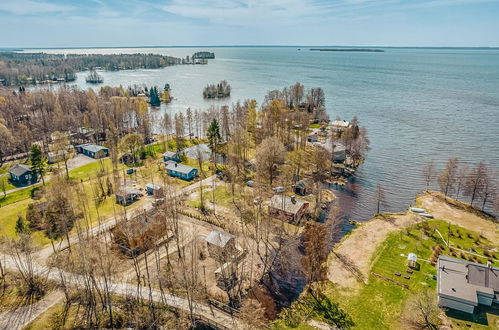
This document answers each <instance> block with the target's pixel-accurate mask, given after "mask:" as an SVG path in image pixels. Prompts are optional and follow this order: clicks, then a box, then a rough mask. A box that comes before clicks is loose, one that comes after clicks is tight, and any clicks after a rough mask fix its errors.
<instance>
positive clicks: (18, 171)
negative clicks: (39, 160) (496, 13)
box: [9, 164, 31, 176]
mask: <svg viewBox="0 0 499 330" xmlns="http://www.w3.org/2000/svg"><path fill="white" fill-rule="evenodd" d="M28 172H31V167H30V166H28V165H24V164H16V165H14V166H12V167H11V168H10V169H9V173H10V174H13V175H15V176H22V175H24V174H26V173H28Z"/></svg>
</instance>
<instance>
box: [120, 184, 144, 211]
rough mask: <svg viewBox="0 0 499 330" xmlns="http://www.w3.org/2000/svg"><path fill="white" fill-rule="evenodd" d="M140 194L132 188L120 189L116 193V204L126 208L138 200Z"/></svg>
mask: <svg viewBox="0 0 499 330" xmlns="http://www.w3.org/2000/svg"><path fill="white" fill-rule="evenodd" d="M141 196H142V192H141V191H140V190H138V189H135V188H132V187H122V188H120V189H119V190H118V191H117V192H116V203H118V204H120V205H123V206H126V205H130V204H132V203H133V202H135V201H136V200H139V199H140V197H141Z"/></svg>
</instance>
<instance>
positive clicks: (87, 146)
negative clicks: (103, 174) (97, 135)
mask: <svg viewBox="0 0 499 330" xmlns="http://www.w3.org/2000/svg"><path fill="white" fill-rule="evenodd" d="M78 147H80V148H82V149H85V150H88V151H92V152H99V151H101V150H108V148H106V147H103V146H98V145H96V144H92V143H87V144H80V145H79V146H78Z"/></svg>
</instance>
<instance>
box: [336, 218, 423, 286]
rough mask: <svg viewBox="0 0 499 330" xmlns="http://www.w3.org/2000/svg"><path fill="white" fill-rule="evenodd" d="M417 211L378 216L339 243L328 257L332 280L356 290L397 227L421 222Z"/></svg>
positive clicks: (338, 284)
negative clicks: (415, 213) (378, 250)
mask: <svg viewBox="0 0 499 330" xmlns="http://www.w3.org/2000/svg"><path fill="white" fill-rule="evenodd" d="M421 220H422V218H421V217H419V216H417V215H414V214H410V213H408V214H403V215H390V216H385V217H378V218H375V219H373V220H370V221H369V222H366V223H365V224H362V225H361V226H360V227H358V228H356V229H355V230H354V231H353V232H352V233H351V234H350V235H349V236H348V237H347V238H346V239H344V240H343V241H342V242H340V243H339V245H337V246H336V247H335V248H334V250H333V252H332V253H331V254H330V256H329V259H328V279H329V280H330V281H331V282H333V283H335V284H336V285H337V286H338V287H339V288H341V289H347V288H348V289H354V288H358V287H359V286H360V283H362V282H364V283H365V282H366V281H367V278H368V277H369V271H370V270H371V262H372V256H373V255H374V253H375V251H376V249H377V248H378V246H379V245H380V244H381V243H382V242H383V241H384V240H385V239H386V238H387V237H388V235H389V234H390V233H391V232H392V231H394V230H397V229H402V228H405V227H407V226H410V225H412V224H415V223H417V222H418V221H421Z"/></svg>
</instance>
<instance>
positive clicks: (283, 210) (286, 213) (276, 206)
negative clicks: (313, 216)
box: [269, 195, 309, 223]
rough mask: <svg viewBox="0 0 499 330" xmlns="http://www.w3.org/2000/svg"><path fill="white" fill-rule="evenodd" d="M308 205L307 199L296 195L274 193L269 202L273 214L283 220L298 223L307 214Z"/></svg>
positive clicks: (270, 211)
mask: <svg viewBox="0 0 499 330" xmlns="http://www.w3.org/2000/svg"><path fill="white" fill-rule="evenodd" d="M308 206H309V203H308V202H307V201H304V200H302V199H299V198H296V197H295V196H291V197H290V196H285V195H274V196H272V198H271V199H270V202H269V213H270V215H271V216H273V217H275V218H278V219H281V220H283V221H288V222H291V223H296V222H298V221H299V220H300V219H301V218H302V216H303V215H304V214H305V211H306V210H307V209H308Z"/></svg>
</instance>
